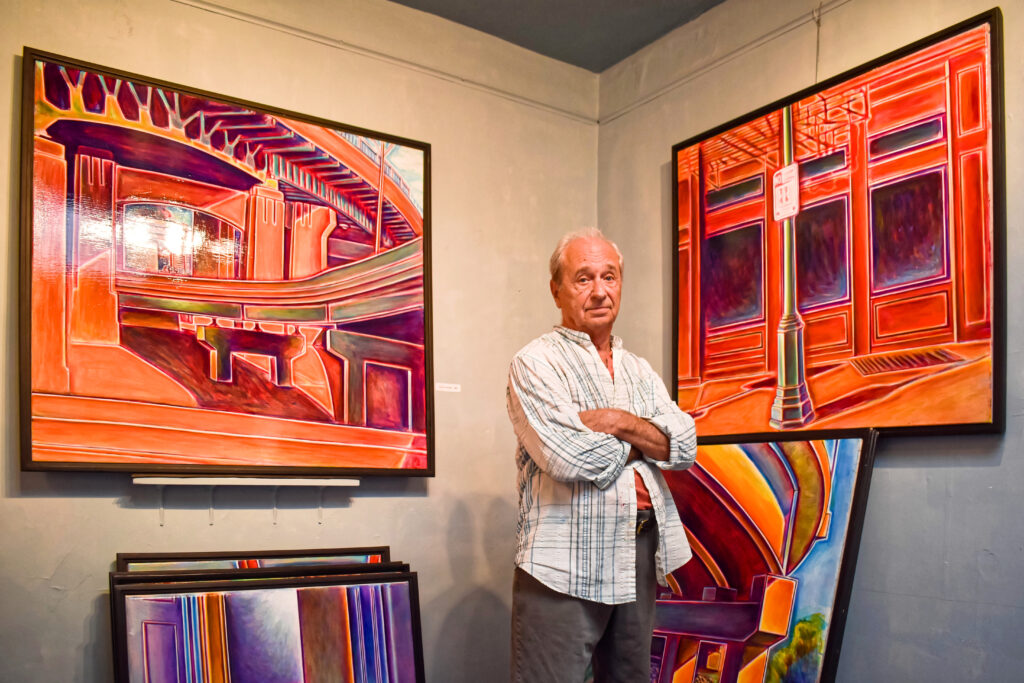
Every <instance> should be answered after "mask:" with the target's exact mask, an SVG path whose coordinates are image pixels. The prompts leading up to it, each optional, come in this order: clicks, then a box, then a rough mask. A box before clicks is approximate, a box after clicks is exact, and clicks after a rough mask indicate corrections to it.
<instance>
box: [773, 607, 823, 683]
mask: <svg viewBox="0 0 1024 683" xmlns="http://www.w3.org/2000/svg"><path fill="white" fill-rule="evenodd" d="M825 625H826V622H825V615H823V614H820V613H817V612H816V613H814V614H811V615H810V616H807V617H804V618H803V619H801V620H800V621H798V622H796V626H795V627H794V629H793V634H792V635H791V636H790V637H789V639H788V640H787V641H786V643H785V644H784V645H783V646H782V647H780V648H779V649H778V650H776V651H775V652H774V653H773V654H772V658H771V661H770V662H769V663H768V678H767V681H766V683H814V681H817V680H818V674H819V673H820V672H821V660H822V656H823V655H824V653H825V643H824V635H825Z"/></svg>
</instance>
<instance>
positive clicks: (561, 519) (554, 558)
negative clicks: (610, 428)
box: [507, 326, 697, 604]
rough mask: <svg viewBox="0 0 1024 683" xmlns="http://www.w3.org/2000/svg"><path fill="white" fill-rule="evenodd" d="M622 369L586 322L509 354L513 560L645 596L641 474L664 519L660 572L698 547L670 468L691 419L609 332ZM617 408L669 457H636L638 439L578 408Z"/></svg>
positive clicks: (612, 593) (568, 589) (576, 585)
mask: <svg viewBox="0 0 1024 683" xmlns="http://www.w3.org/2000/svg"><path fill="white" fill-rule="evenodd" d="M612 363H613V365H612V367H613V369H614V371H615V372H614V379H613V378H612V374H611V373H609V372H608V368H607V367H605V365H604V363H603V362H602V361H601V358H600V356H599V355H598V353H597V348H596V347H595V346H594V344H593V343H592V342H591V341H590V337H589V336H588V335H587V334H586V333H584V332H578V331H576V330H571V329H568V328H566V327H561V326H558V327H555V329H554V330H553V331H552V332H549V333H548V334H545V335H544V336H542V337H540V338H538V339H535V340H534V341H532V342H531V343H529V344H528V345H526V346H525V347H524V348H523V349H522V350H521V351H519V353H517V354H516V356H515V358H513V360H512V367H511V369H510V371H509V380H508V390H507V401H508V412H509V417H511V419H512V426H513V428H514V429H515V433H516V438H517V439H518V449H517V452H516V464H517V465H518V467H519V475H518V487H519V524H518V543H517V549H516V564H517V566H519V567H521V568H522V569H523V570H524V571H526V572H527V573H529V574H530V575H532V576H533V577H534V578H536V579H537V580H538V581H540V582H541V583H543V584H545V585H546V586H548V587H549V588H552V589H554V590H556V591H558V592H560V593H566V594H568V595H572V596H575V597H578V598H583V599H585V600H593V601H596V602H602V603H606V604H620V603H624V602H633V601H634V600H636V484H635V475H634V472H638V473H639V474H640V476H641V477H642V478H643V482H644V485H646V486H647V489H648V491H650V494H651V503H652V504H653V507H654V513H655V517H656V519H657V522H658V551H657V557H656V563H657V570H658V576H659V579H660V580H661V581H662V583H663V584H664V577H665V576H667V575H668V574H669V573H670V572H672V571H673V570H675V569H676V568H678V567H680V566H682V564H683V563H685V562H686V561H687V560H689V559H690V556H691V553H690V546H689V544H688V543H687V541H686V534H685V532H684V531H683V526H682V523H681V522H680V521H679V514H678V512H677V511H676V506H675V503H674V502H673V501H672V496H671V494H670V493H669V490H668V486H667V485H666V483H665V479H664V477H662V476H661V472H660V471H659V468H661V469H684V468H686V467H689V466H690V465H691V464H693V461H694V458H695V457H696V453H697V434H696V431H695V429H694V426H693V419H692V418H691V417H690V416H689V415H687V414H686V413H684V412H682V411H681V410H680V409H679V407H678V406H677V405H676V404H675V403H674V402H673V401H672V400H671V399H670V398H669V396H668V392H667V391H666V390H665V385H664V383H662V381H661V378H660V377H658V375H656V374H655V372H654V370H652V369H651V366H650V365H649V364H648V363H647V361H645V360H644V359H643V358H640V357H638V356H635V355H633V354H632V353H629V352H628V351H626V350H624V349H623V348H622V340H620V339H619V338H618V337H612ZM595 408H619V409H621V410H625V411H627V412H630V413H633V414H634V415H636V416H638V417H642V418H645V419H646V420H648V421H649V422H650V423H651V424H653V425H654V426H656V427H658V429H660V430H661V431H662V432H663V433H664V434H665V435H666V436H667V437H668V440H669V458H668V460H667V461H658V460H651V459H648V458H646V457H645V458H641V459H639V460H634V461H633V462H630V463H628V464H627V462H626V460H627V458H628V457H629V451H630V448H631V447H630V444H628V443H626V442H625V441H621V440H619V439H618V438H616V437H614V436H612V435H610V434H604V433H601V432H594V431H591V430H590V429H588V428H587V427H586V426H585V425H584V424H583V422H582V421H581V420H580V417H579V413H580V411H583V410H592V409H595Z"/></svg>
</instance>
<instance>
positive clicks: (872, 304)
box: [672, 10, 1006, 438]
mask: <svg viewBox="0 0 1024 683" xmlns="http://www.w3.org/2000/svg"><path fill="white" fill-rule="evenodd" d="M1000 27H1001V19H1000V14H999V11H998V10H992V11H991V12H988V13H986V14H984V15H981V16H979V17H976V18H974V19H971V20H969V21H966V22H964V23H962V24H960V25H957V26H954V27H952V28H950V29H947V30H945V31H943V32H941V33H939V34H937V35H934V36H931V37H929V38H926V39H925V40H922V41H920V42H918V43H915V44H913V45H910V46H907V47H905V48H903V49H901V50H899V51H897V52H895V53H892V54H889V55H886V56H884V57H882V58H880V59H878V60H875V61H873V62H871V63H869V64H865V65H863V66H861V67H859V68H857V69H854V70H852V71H850V72H847V73H844V74H841V75H839V76H836V77H835V78H832V79H829V80H828V81H826V82H823V83H821V84H819V85H816V86H814V87H813V88H810V89H808V90H805V91H803V92H800V93H797V94H796V95H793V96H792V97H790V98H787V99H785V100H783V101H780V102H776V103H773V104H771V105H768V106H767V107H764V108H762V109H760V110H758V111H756V112H753V113H752V114H749V115H747V116H744V117H742V118H740V119H737V120H734V121H730V122H729V123H726V124H724V125H722V126H719V127H718V128H715V129H714V130H711V131H709V132H707V133H704V134H701V135H699V136H697V137H695V138H692V139H690V140H686V141H685V142H682V143H680V144H678V145H676V146H674V147H673V149H672V168H673V187H674V193H673V196H674V211H673V215H674V220H673V223H674V225H673V231H674V232H675V233H676V235H677V240H676V244H677V254H676V258H675V260H674V264H675V267H674V271H675V284H676V286H675V292H674V297H675V309H674V310H675V316H674V318H675V319H674V328H675V341H676V351H677V353H676V356H675V373H674V374H675V378H676V389H677V392H678V393H677V397H678V402H679V405H680V407H682V408H683V410H686V411H688V412H689V413H691V414H692V415H693V416H694V418H695V419H696V421H697V431H698V433H700V434H701V435H702V436H713V435H727V436H732V437H735V438H740V437H742V436H743V435H746V434H751V433H779V432H790V431H799V430H808V429H847V428H851V429H853V428H867V427H878V428H881V429H882V431H883V433H887V434H897V433H914V434H934V433H967V432H989V431H992V432H998V431H1001V430H1002V429H1003V421H1004V416H1003V411H1004V394H1005V389H1004V372H1005V348H1004V345H1005V305H1006V304H1005V299H1004V297H1005V271H1006V266H1005V249H1004V244H1005V239H1006V238H1005V198H1004V183H1005V181H1004V149H1003V145H1004V143H1003V106H1002V56H1001V47H1000V44H1001V28H1000Z"/></svg>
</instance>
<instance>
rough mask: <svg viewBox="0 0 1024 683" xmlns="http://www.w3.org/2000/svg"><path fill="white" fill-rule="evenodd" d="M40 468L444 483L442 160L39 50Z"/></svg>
mask: <svg viewBox="0 0 1024 683" xmlns="http://www.w3.org/2000/svg"><path fill="white" fill-rule="evenodd" d="M24 88H25V92H24V97H25V105H24V106H25V108H24V111H25V116H24V122H23V128H24V136H23V145H24V150H23V164H24V166H25V178H26V181H27V182H26V183H25V187H24V191H23V202H24V208H25V209H26V210H24V211H23V223H24V227H23V273H22V276H23V287H22V290H23V307H22V311H23V328H22V329H23V333H22V336H23V345H22V361H23V363H22V367H23V374H24V379H23V410H22V414H23V420H24V421H25V422H24V428H23V433H24V434H25V437H24V438H23V464H24V466H26V467H28V468H44V469H45V468H65V469H112V470H130V471H132V472H140V473H145V472H170V471H174V472H204V473H215V472H233V473H245V472H269V471H274V472H280V473H284V472H288V473H321V474H323V473H330V474H342V473H348V474H359V473H365V474H384V473H391V474H416V475H422V474H432V472H433V459H432V455H431V446H430V443H431V418H430V416H431V400H432V398H431V392H429V391H427V386H428V385H429V375H430V362H429V358H430V334H429V330H430V325H429V271H428V268H429V153H430V149H429V145H426V144H424V143H418V142H415V141H411V140H405V139H402V138H396V137H392V136H387V135H383V134H378V133H372V132H370V131H365V130H361V129H355V128H349V127H346V126H342V125H340V124H331V123H328V122H324V121H318V120H313V119H309V118H306V117H303V116H301V115H298V114H293V113H288V112H277V111H273V110H270V109H266V108H263V107H260V106H257V105H252V104H248V103H240V102H233V101H229V100H226V99H223V98H219V97H217V96H214V95H210V94H206V93H198V92H195V91H190V90H188V89H186V88H184V87H182V86H176V85H173V84H166V83H160V82H155V81H152V80H148V79H145V78H142V77H139V76H134V75H131V74H124V73H120V72H114V71H111V70H108V69H103V68H100V67H95V66H92V65H86V64H81V63H78V62H75V61H72V60H68V59H65V58H62V57H58V56H56V55H49V54H45V53H37V52H35V51H32V50H26V53H25V58H24Z"/></svg>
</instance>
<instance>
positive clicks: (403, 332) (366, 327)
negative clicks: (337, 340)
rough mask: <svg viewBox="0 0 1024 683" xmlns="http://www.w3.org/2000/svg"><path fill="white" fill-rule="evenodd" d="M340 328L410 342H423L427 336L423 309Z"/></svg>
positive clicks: (340, 326) (339, 327) (348, 324)
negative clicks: (424, 327)
mask: <svg viewBox="0 0 1024 683" xmlns="http://www.w3.org/2000/svg"><path fill="white" fill-rule="evenodd" d="M338 329H339V330H346V331H348V332H358V333H359V334H369V335H373V336H374V337H384V338H386V339H397V340H399V341H404V342H409V343H410V344H423V342H424V339H425V338H426V337H425V335H424V331H423V309H422V308H418V309H416V310H415V311H408V312H406V313H401V314H399V315H392V316H388V317H387V318H376V319H374V320H364V321H360V322H356V323H346V324H342V325H338Z"/></svg>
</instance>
